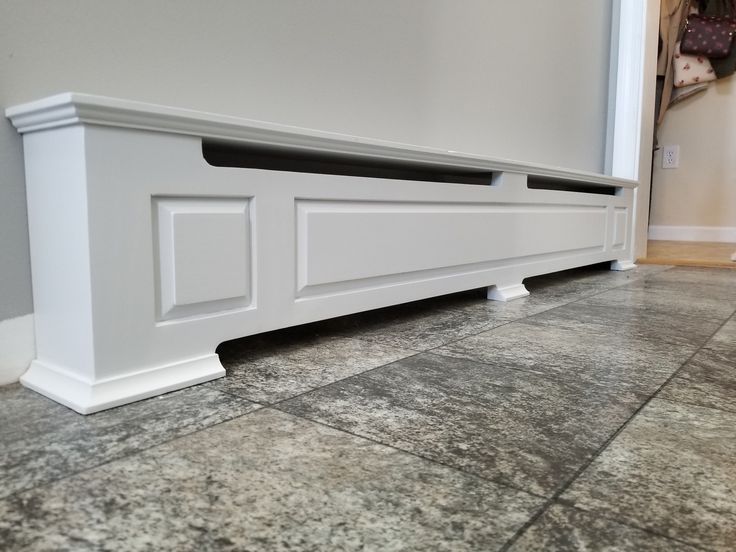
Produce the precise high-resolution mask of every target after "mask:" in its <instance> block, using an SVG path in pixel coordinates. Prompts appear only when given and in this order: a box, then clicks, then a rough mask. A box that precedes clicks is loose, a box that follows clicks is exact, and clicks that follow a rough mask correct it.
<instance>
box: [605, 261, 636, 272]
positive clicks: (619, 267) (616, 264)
mask: <svg viewBox="0 0 736 552" xmlns="http://www.w3.org/2000/svg"><path fill="white" fill-rule="evenodd" d="M634 268H636V263H634V262H633V261H611V270H616V271H618V272H623V271H624V270H632V269H634Z"/></svg>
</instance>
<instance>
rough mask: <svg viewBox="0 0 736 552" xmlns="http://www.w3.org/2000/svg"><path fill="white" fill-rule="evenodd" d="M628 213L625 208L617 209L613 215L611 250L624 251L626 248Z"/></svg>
mask: <svg viewBox="0 0 736 552" xmlns="http://www.w3.org/2000/svg"><path fill="white" fill-rule="evenodd" d="M627 214H628V211H627V209H626V208H625V207H617V208H616V209H615V211H614V213H613V243H612V244H611V247H612V248H613V249H624V247H626V234H627V232H628V227H629V225H628V216H627Z"/></svg>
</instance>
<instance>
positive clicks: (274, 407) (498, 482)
mask: <svg viewBox="0 0 736 552" xmlns="http://www.w3.org/2000/svg"><path fill="white" fill-rule="evenodd" d="M265 408H267V409H271V410H275V411H277V412H281V413H282V414H286V415H288V416H294V417H295V418H299V419H300V420H306V421H308V422H312V423H315V424H318V425H321V426H323V427H327V428H330V429H333V430H335V431H339V432H340V433H346V434H347V435H351V436H353V437H356V438H358V439H363V440H366V441H370V442H371V443H374V444H376V445H380V446H382V447H385V448H388V449H391V450H395V451H396V452H400V453H402V454H408V455H409V456H413V457H414V458H419V459H421V460H423V461H425V462H429V463H431V464H435V465H438V466H442V467H444V468H448V469H450V470H452V471H455V472H458V473H461V474H463V475H465V476H469V477H473V478H476V479H481V480H482V481H486V482H488V483H492V484H494V485H498V486H499V487H504V488H506V489H512V490H514V491H517V492H521V493H524V494H527V495H530V496H533V497H535V498H539V499H542V500H548V499H549V497H547V496H544V495H541V494H539V493H535V492H534V491H530V490H528V489H524V488H522V487H517V486H516V485H513V484H511V483H508V482H506V481H501V480H498V479H494V478H489V477H486V476H484V475H480V474H478V473H475V472H472V471H468V470H465V469H464V468H461V467H458V466H455V465H453V464H448V463H446V462H443V461H441V460H437V459H434V458H430V457H428V456H424V455H422V454H420V453H418V452H414V451H411V450H406V449H403V448H400V447H397V446H396V445H392V444H389V443H384V442H383V441H379V440H377V439H375V438H373V437H369V436H367V435H361V434H359V433H354V432H352V431H350V430H348V429H345V428H342V427H337V426H334V425H331V424H329V423H327V422H324V421H322V420H317V419H314V418H310V417H308V416H304V415H302V414H296V413H294V412H290V411H288V410H283V409H282V408H279V406H278V405H272V406H267V407H265Z"/></svg>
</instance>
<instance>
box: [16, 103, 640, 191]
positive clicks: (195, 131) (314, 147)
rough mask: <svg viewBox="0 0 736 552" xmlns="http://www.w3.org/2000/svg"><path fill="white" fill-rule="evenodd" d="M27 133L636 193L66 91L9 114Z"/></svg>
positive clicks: (420, 150)
mask: <svg viewBox="0 0 736 552" xmlns="http://www.w3.org/2000/svg"><path fill="white" fill-rule="evenodd" d="M5 115H6V116H7V117H8V118H9V119H10V121H11V122H12V123H13V126H15V128H16V129H17V130H18V132H19V133H21V134H26V133H30V132H37V131H41V130H49V129H53V128H60V127H65V126H70V125H77V124H84V125H100V126H112V127H123V128H135V129H142V130H151V131H156V132H168V133H175V134H186V135H192V136H199V137H202V138H209V139H216V140H225V141H234V142H241V143H246V144H257V145H258V146H259V147H264V146H265V147H273V148H278V149H287V150H295V151H297V150H298V151H313V152H321V153H328V154H331V155H337V156H345V157H353V158H363V159H382V160H393V161H400V162H402V163H407V164H415V165H418V166H425V167H453V168H455V169H466V170H480V171H489V172H494V171H495V172H515V173H524V174H528V175H530V176H532V177H541V178H547V179H553V180H561V181H566V182H574V183H579V184H582V185H592V186H601V185H602V186H616V187H623V188H635V187H636V185H637V182H636V181H634V180H629V179H625V178H614V177H611V176H607V175H602V174H596V173H590V172H585V171H577V170H572V169H564V168H561V167H553V166H547V165H539V164H529V163H521V162H516V161H511V160H508V159H495V158H492V157H486V156H481V155H474V154H467V153H461V152H456V151H445V150H440V149H434V148H427V147H422V146H415V145H411V144H401V143H397V142H389V141H385V140H376V139H372V138H362V137H356V136H350V135H347V134H339V133H334V132H324V131H319V130H314V129H307V128H300V127H292V126H287V125H279V124H274V123H268V122H264V121H255V120H251V119H242V118H238V117H231V116H227V115H221V114H216V113H207V112H202V111H194V110H189V109H180V108H174V107H169V106H163V105H156V104H149V103H144V102H137V101H131V100H122V99H118V98H109V97H105V96H95V95H91V94H79V93H76V92H65V93H63V94H58V95H55V96H50V97H47V98H44V99H41V100H37V101H34V102H30V103H25V104H21V105H17V106H13V107H9V108H8V109H6V110H5Z"/></svg>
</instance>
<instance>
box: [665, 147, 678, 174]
mask: <svg viewBox="0 0 736 552" xmlns="http://www.w3.org/2000/svg"><path fill="white" fill-rule="evenodd" d="M679 166H680V146H677V145H671V146H663V147H662V168H663V169H676V168H677V167H679Z"/></svg>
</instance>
